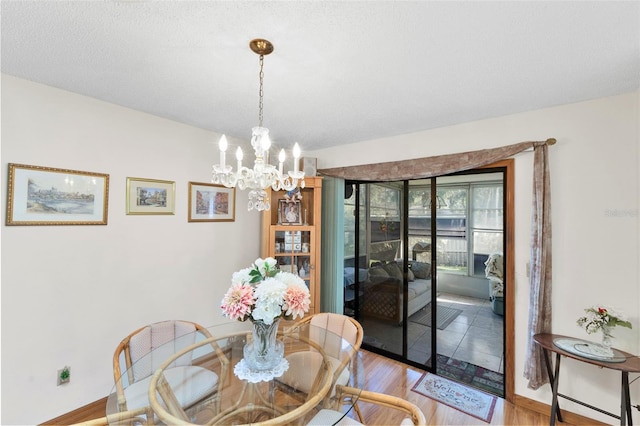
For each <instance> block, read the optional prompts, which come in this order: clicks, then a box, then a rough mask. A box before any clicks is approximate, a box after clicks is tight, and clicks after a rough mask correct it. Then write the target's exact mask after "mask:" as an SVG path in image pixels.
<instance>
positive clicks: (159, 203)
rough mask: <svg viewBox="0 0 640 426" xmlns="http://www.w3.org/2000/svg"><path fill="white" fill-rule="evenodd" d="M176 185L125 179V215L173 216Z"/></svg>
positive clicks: (130, 178) (163, 181)
mask: <svg viewBox="0 0 640 426" xmlns="http://www.w3.org/2000/svg"><path fill="white" fill-rule="evenodd" d="M175 197H176V183H175V182H173V181H169V180H157V179H141V178H132V177H128V178H127V214H174V213H175Z"/></svg>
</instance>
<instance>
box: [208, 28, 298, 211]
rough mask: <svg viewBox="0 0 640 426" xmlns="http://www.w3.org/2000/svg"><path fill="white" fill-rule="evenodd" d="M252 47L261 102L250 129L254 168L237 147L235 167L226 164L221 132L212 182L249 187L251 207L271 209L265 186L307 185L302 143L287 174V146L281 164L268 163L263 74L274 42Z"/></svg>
mask: <svg viewBox="0 0 640 426" xmlns="http://www.w3.org/2000/svg"><path fill="white" fill-rule="evenodd" d="M249 47H250V48H251V50H252V51H253V52H255V53H257V54H258V55H260V91H259V98H260V101H259V104H258V123H259V124H258V126H257V127H254V128H253V129H252V132H251V146H252V147H253V151H254V153H255V157H256V158H255V160H254V164H253V168H252V169H250V168H248V167H245V166H243V165H242V158H243V153H242V149H241V148H240V147H238V149H237V150H236V161H237V167H236V169H237V170H236V171H233V167H232V166H230V165H227V164H226V158H225V157H226V151H227V138H226V136H225V135H222V137H221V138H220V142H219V148H220V164H216V165H214V166H213V177H212V179H211V182H213V183H216V184H222V185H224V186H226V187H227V188H236V187H237V188H238V189H241V190H244V189H249V190H250V191H249V205H248V207H249V211H251V210H253V209H256V210H258V211H262V210H270V209H271V202H270V200H269V196H268V194H267V191H265V189H267V188H269V187H271V189H273V190H274V191H282V190H284V191H291V190H293V189H295V188H296V187H298V186H299V187H300V188H304V172H303V171H301V170H300V146H299V145H298V143H297V142H296V144H295V145H294V146H293V171H289V172H287V173H286V174H284V173H283V171H282V169H283V166H284V162H285V160H286V155H285V152H284V149H283V150H281V151H280V155H279V156H278V167H277V168H276V166H274V165H272V164H269V148H271V139H270V138H269V129H267V128H266V127H262V115H263V106H262V100H263V93H264V92H263V78H264V72H263V69H264V56H265V55H268V54H270V53H271V52H273V44H271V42H269V41H267V40H263V39H255V40H251V42H250V43H249Z"/></svg>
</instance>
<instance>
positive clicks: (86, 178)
mask: <svg viewBox="0 0 640 426" xmlns="http://www.w3.org/2000/svg"><path fill="white" fill-rule="evenodd" d="M8 182H9V190H8V193H7V222H6V223H7V225H106V224H107V210H108V204H109V175H107V174H104V173H92V172H81V171H78V170H67V169H55V168H52V167H41V166H28V165H25V164H11V163H10V164H9V181H8Z"/></svg>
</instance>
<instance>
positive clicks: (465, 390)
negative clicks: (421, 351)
mask: <svg viewBox="0 0 640 426" xmlns="http://www.w3.org/2000/svg"><path fill="white" fill-rule="evenodd" d="M411 390H412V391H414V392H416V393H419V394H420V395H424V396H426V397H428V398H431V399H433V400H435V401H438V402H441V403H443V404H445V405H448V406H449V407H452V408H455V409H456V410H459V411H462V412H463V413H466V414H468V415H470V416H473V417H475V418H477V419H480V420H482V421H484V422H487V423H490V422H491V417H492V416H493V409H494V408H495V406H496V401H497V397H496V396H495V395H489V394H487V393H485V392H482V391H479V390H477V389H473V388H470V387H468V386H465V385H463V384H461V383H458V382H454V381H453V380H449V379H447V378H445V377H441V376H436V375H435V374H431V373H424V374H423V375H422V377H421V378H420V380H418V382H417V383H416V384H415V386H414V387H413V388H412V389H411Z"/></svg>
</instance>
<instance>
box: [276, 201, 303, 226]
mask: <svg viewBox="0 0 640 426" xmlns="http://www.w3.org/2000/svg"><path fill="white" fill-rule="evenodd" d="M301 206H302V203H300V201H288V200H279V204H278V214H279V216H280V223H281V224H282V225H302V214H301V210H302V208H301Z"/></svg>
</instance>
